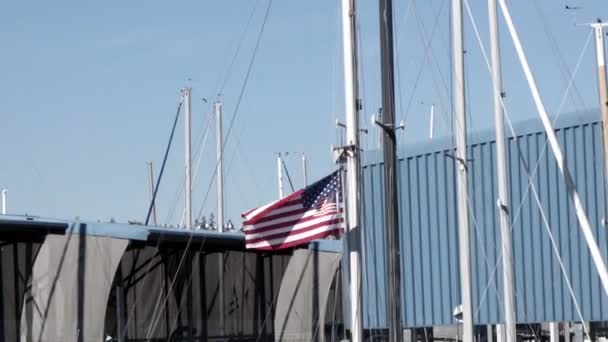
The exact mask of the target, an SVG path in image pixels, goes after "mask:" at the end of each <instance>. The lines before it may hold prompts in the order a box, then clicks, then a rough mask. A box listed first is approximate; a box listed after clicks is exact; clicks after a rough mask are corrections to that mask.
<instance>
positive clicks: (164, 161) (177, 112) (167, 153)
mask: <svg viewBox="0 0 608 342" xmlns="http://www.w3.org/2000/svg"><path fill="white" fill-rule="evenodd" d="M182 100H183V98H180V100H179V104H178V105H177V111H176V113H175V119H174V120H173V127H172V128H171V134H170V135H169V142H168V143H167V149H166V150H165V156H164V157H163V163H162V165H161V167H160V172H159V174H158V178H157V180H156V186H155V187H154V194H153V195H152V200H151V201H150V206H149V207H148V214H146V221H145V225H146V226H147V225H148V222H149V221H150V215H151V214H152V208H153V207H154V203H155V202H156V195H157V194H158V188H159V186H160V181H161V179H162V178H163V173H164V172H165V165H166V164H167V157H168V156H169V151H170V150H171V143H172V142H173V136H174V135H175V127H176V126H177V119H179V112H180V110H181V108H182Z"/></svg>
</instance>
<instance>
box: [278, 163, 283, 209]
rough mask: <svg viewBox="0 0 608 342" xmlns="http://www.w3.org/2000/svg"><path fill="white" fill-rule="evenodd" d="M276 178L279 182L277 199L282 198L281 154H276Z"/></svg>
mask: <svg viewBox="0 0 608 342" xmlns="http://www.w3.org/2000/svg"><path fill="white" fill-rule="evenodd" d="M277 178H278V180H279V199H281V198H283V160H282V159H281V152H278V153H277Z"/></svg>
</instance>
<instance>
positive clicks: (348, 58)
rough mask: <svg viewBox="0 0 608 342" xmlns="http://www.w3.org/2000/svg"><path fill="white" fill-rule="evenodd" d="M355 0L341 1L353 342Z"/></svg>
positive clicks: (355, 332)
mask: <svg viewBox="0 0 608 342" xmlns="http://www.w3.org/2000/svg"><path fill="white" fill-rule="evenodd" d="M356 42H357V37H356V11H355V0H342V43H343V48H344V49H343V57H344V101H345V103H344V110H345V114H346V145H347V146H348V149H347V160H346V176H347V180H346V190H347V203H346V205H347V207H346V209H347V212H348V215H347V218H348V228H347V233H346V234H347V235H346V239H347V241H348V243H347V245H348V258H349V270H350V284H349V285H350V291H349V295H350V297H349V298H350V310H349V311H350V333H351V341H352V342H361V341H362V340H363V312H362V307H361V259H360V251H361V227H360V226H359V215H360V213H359V209H360V200H361V199H360V192H359V184H360V177H361V165H360V160H359V90H358V79H357V43H356Z"/></svg>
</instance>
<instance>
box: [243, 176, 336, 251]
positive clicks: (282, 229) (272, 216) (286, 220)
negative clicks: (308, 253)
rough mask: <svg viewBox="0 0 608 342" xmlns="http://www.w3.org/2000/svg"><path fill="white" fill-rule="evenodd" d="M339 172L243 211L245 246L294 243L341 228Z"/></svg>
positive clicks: (266, 247) (274, 246)
mask: <svg viewBox="0 0 608 342" xmlns="http://www.w3.org/2000/svg"><path fill="white" fill-rule="evenodd" d="M342 203H343V202H342V194H341V186H340V173H339V171H336V172H334V173H332V174H331V175H329V176H327V177H325V178H323V179H321V180H319V181H317V182H316V183H314V184H312V185H309V186H307V187H306V188H304V189H301V190H298V191H296V192H294V193H292V194H290V195H287V196H286V197H283V198H281V199H279V200H277V201H274V202H272V203H269V204H267V205H265V206H262V207H259V208H256V209H252V210H249V211H247V212H245V213H243V215H242V216H243V219H244V222H243V224H244V231H245V245H246V248H248V249H260V250H277V249H283V248H288V247H293V246H296V245H299V244H302V243H306V242H309V241H312V240H316V239H321V238H324V237H327V236H329V235H334V234H340V233H341V232H342V231H343V230H344V210H343V209H342V208H343V205H342Z"/></svg>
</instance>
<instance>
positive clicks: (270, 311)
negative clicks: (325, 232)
mask: <svg viewBox="0 0 608 342" xmlns="http://www.w3.org/2000/svg"><path fill="white" fill-rule="evenodd" d="M267 256H270V257H271V258H272V255H267ZM307 263H308V261H307ZM305 270H306V264H305V265H304V267H303V268H302V271H301V272H300V274H299V275H298V276H297V279H301V278H302V276H303V274H304V271H305ZM283 273H284V274H283V276H285V270H284V271H283ZM279 290H280V286H277V289H276V291H275V293H274V294H273V298H272V302H270V307H271V308H273V307H274V306H275V304H276V301H277V299H279ZM274 311H275V310H272V309H271V310H268V312H267V313H266V317H264V321H262V324H261V325H260V326H262V327H263V326H265V325H266V323H267V322H268V318H270V314H271V313H273V312H274ZM284 332H285V327H284V326H283V332H282V333H284ZM261 337H262V334H261V332H260V333H258V336H257V338H256V340H255V342H259V341H260V338H261Z"/></svg>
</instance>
